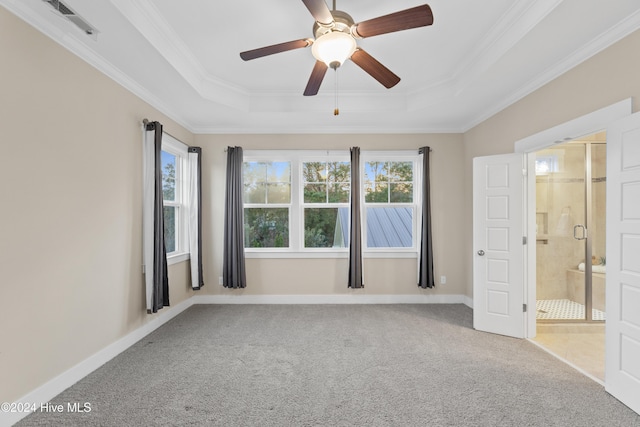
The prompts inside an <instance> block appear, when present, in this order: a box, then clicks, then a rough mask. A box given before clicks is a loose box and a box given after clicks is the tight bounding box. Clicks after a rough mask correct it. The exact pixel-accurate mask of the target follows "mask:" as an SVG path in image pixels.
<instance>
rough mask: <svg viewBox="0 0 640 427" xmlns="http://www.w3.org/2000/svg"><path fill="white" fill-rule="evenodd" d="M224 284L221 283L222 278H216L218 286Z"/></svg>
mask: <svg viewBox="0 0 640 427" xmlns="http://www.w3.org/2000/svg"><path fill="white" fill-rule="evenodd" d="M223 284H224V283H222V276H220V277H218V285H223Z"/></svg>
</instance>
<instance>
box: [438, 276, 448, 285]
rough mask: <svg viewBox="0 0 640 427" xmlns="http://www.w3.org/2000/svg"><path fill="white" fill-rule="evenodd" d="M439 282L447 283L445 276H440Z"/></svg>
mask: <svg viewBox="0 0 640 427" xmlns="http://www.w3.org/2000/svg"><path fill="white" fill-rule="evenodd" d="M440 284H441V285H446V284H447V276H440Z"/></svg>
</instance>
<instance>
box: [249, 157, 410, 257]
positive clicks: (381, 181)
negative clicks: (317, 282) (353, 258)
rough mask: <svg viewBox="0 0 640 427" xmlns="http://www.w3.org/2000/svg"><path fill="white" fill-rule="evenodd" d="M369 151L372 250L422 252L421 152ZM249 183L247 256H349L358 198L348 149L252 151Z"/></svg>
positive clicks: (366, 195) (368, 240)
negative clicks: (353, 190)
mask: <svg viewBox="0 0 640 427" xmlns="http://www.w3.org/2000/svg"><path fill="white" fill-rule="evenodd" d="M365 153H366V152H363V153H362V156H361V158H362V174H361V175H362V180H361V182H362V190H361V193H362V195H363V202H364V205H363V211H364V212H363V219H364V222H363V236H364V237H363V240H364V243H365V245H366V246H365V248H367V249H369V250H370V251H373V252H375V251H377V252H412V251H413V252H414V253H415V251H416V243H415V237H414V236H415V235H416V217H417V206H418V203H417V200H416V195H415V188H416V185H415V184H414V182H415V180H416V165H417V159H418V154H417V152H415V154H414V153H407V152H392V153H391V152H384V153H375V152H369V153H366V156H365ZM243 179H244V227H245V250H246V251H247V253H248V254H264V256H276V255H274V254H276V253H284V254H287V255H282V256H304V257H307V256H339V257H343V256H346V255H347V253H348V250H347V248H348V247H349V226H350V215H349V205H350V204H349V201H350V193H351V164H350V161H349V153H348V152H347V151H338V152H327V151H323V152H320V151H310V150H309V151H305V150H297V151H245V158H244V165H243ZM267 254H270V255H267ZM330 254H332V255H330ZM255 256H258V255H255Z"/></svg>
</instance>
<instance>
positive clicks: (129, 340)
mask: <svg viewBox="0 0 640 427" xmlns="http://www.w3.org/2000/svg"><path fill="white" fill-rule="evenodd" d="M192 305H193V297H192V298H189V299H188V300H185V301H183V302H181V303H180V304H178V305H175V306H172V307H170V308H165V309H163V310H161V311H160V312H159V314H158V316H157V317H156V318H155V319H153V320H151V321H150V322H148V323H146V324H144V325H143V326H141V327H139V328H138V329H136V330H135V331H132V332H130V333H129V334H127V335H125V336H124V337H122V338H120V339H119V340H118V341H115V342H114V343H112V344H109V345H108V346H106V347H105V348H103V349H102V350H100V351H98V352H97V353H95V354H94V355H92V356H90V357H88V358H87V359H85V360H83V361H82V362H80V363H78V364H77V365H75V366H74V367H72V368H69V369H68V370H67V371H65V372H63V373H62V374H60V375H58V376H57V377H55V378H53V379H52V380H50V381H48V382H46V383H45V384H43V385H42V386H40V387H38V388H37V389H35V390H33V391H31V392H30V393H28V394H27V395H25V396H23V397H22V398H21V399H19V400H17V401H16V402H21V403H30V404H35V405H36V408H40V404H41V403H47V402H49V401H50V400H51V399H53V398H54V397H56V396H57V395H58V394H60V393H62V392H63V391H64V390H66V389H67V388H69V387H71V386H72V385H73V384H75V383H77V382H78V381H79V380H81V379H82V378H84V377H86V376H87V375H89V374H90V373H91V372H93V371H95V370H96V369H98V368H99V367H101V366H102V365H104V364H105V363H107V362H108V361H110V360H111V359H113V358H114V357H116V356H117V355H118V354H120V353H122V352H123V351H125V350H126V349H128V348H129V347H131V346H132V345H133V344H135V343H136V342H138V341H140V340H141V339H142V338H144V337H145V336H147V335H149V334H150V333H151V332H153V331H155V330H156V329H158V328H159V327H160V326H162V325H164V324H165V323H167V322H168V321H169V320H171V319H173V318H174V317H176V316H177V315H178V314H180V313H182V312H183V311H185V310H186V309H187V308H189V307H191V306H192ZM27 415H29V413H17V412H10V413H6V412H0V426H11V425H13V424H15V423H17V422H18V421H20V420H21V419H22V418H24V417H26V416H27Z"/></svg>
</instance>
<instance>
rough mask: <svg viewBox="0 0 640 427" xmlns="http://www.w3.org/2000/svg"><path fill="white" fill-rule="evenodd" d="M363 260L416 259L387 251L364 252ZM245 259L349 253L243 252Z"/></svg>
mask: <svg viewBox="0 0 640 427" xmlns="http://www.w3.org/2000/svg"><path fill="white" fill-rule="evenodd" d="M362 257H363V258H418V254H417V253H416V252H408V251H407V252H404V251H403V252H399V251H395V252H388V251H384V252H381V251H375V252H368V251H365V252H363V254H362ZM245 258H249V259H251V258H258V259H269V258H273V259H338V258H349V252H346V251H344V252H293V251H292V252H285V251H278V252H276V251H269V252H247V251H245Z"/></svg>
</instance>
